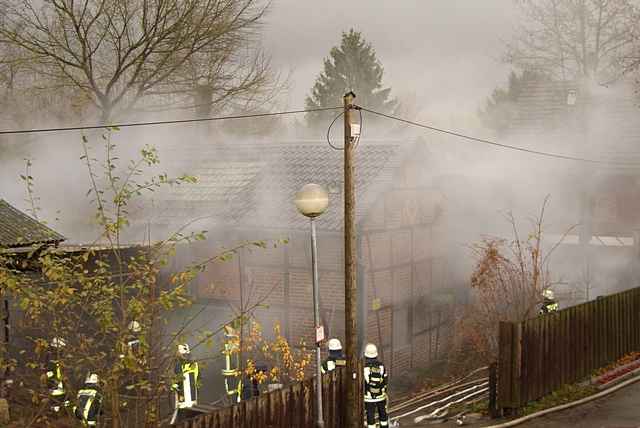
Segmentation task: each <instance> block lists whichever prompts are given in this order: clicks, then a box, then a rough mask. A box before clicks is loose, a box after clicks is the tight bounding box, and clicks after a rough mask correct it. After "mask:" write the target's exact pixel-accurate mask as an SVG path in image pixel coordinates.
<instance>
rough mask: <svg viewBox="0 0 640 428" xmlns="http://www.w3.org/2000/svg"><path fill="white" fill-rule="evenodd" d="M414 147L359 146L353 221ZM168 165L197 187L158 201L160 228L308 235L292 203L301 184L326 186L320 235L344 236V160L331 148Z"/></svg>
mask: <svg viewBox="0 0 640 428" xmlns="http://www.w3.org/2000/svg"><path fill="white" fill-rule="evenodd" d="M415 145H416V143H413V142H410V141H385V142H370V141H367V142H364V141H363V142H362V143H361V144H360V145H359V146H358V148H357V150H356V155H355V162H356V171H357V173H356V194H357V198H358V204H357V206H356V216H357V220H359V219H361V218H362V217H363V216H364V213H365V212H366V211H367V210H368V209H369V208H370V207H371V205H372V204H373V202H374V201H375V200H376V199H377V197H378V196H379V194H380V192H381V191H382V190H383V189H384V188H385V187H386V186H389V185H391V184H392V182H393V177H394V175H395V173H396V172H397V170H398V168H399V166H400V164H401V163H402V160H403V159H404V157H405V156H407V155H408V153H410V152H411V151H412V148H414V150H415ZM170 158H171V160H172V162H174V163H178V164H180V165H181V166H182V167H183V168H185V169H186V170H187V171H188V172H189V174H193V175H196V176H197V177H198V183H196V184H189V185H183V186H179V187H176V188H174V189H173V190H172V191H171V192H170V193H169V194H167V195H166V197H165V198H163V199H164V200H163V202H162V203H161V204H160V214H159V215H158V216H157V219H158V220H160V223H163V224H176V225H177V224H180V222H182V223H184V221H185V220H186V219H192V218H198V217H201V216H204V217H208V218H209V219H210V221H209V223H210V224H214V225H218V226H243V227H270V228H286V229H291V228H293V229H302V228H306V227H307V220H306V219H305V218H304V217H303V216H302V215H300V214H299V213H298V212H297V211H296V208H295V206H294V204H293V200H294V197H295V194H296V192H297V191H298V190H299V189H300V188H301V187H302V186H303V185H304V184H307V183H311V182H314V183H318V184H321V185H323V186H325V188H327V190H328V191H329V198H330V205H329V209H328V211H327V212H326V213H325V214H323V215H322V216H321V217H319V218H318V220H317V224H318V227H319V228H322V229H325V230H334V231H339V230H342V224H343V221H342V217H343V204H344V202H343V198H342V193H343V153H342V152H341V151H336V150H332V149H331V148H329V146H328V145H327V143H326V141H298V142H291V143H260V144H233V145H230V144H224V145H217V146H213V147H211V146H209V147H194V148H192V149H180V150H178V151H176V152H174V153H173V154H171V156H170ZM180 158H182V159H180Z"/></svg>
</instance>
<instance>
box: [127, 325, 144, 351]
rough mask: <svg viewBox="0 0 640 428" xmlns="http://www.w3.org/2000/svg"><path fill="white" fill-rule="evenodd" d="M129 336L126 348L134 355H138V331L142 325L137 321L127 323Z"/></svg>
mask: <svg viewBox="0 0 640 428" xmlns="http://www.w3.org/2000/svg"><path fill="white" fill-rule="evenodd" d="M128 328H129V337H128V338H127V350H128V351H129V352H131V354H132V355H134V356H138V357H139V356H140V332H141V331H142V326H141V325H140V323H139V322H138V321H135V320H134V321H131V322H130V323H129V326H128Z"/></svg>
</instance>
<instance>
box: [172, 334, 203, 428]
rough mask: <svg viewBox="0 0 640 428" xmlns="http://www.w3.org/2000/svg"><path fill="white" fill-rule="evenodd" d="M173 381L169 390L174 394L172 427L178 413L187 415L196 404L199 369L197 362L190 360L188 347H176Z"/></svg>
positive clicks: (186, 345) (182, 345)
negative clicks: (176, 356) (176, 355)
mask: <svg viewBox="0 0 640 428" xmlns="http://www.w3.org/2000/svg"><path fill="white" fill-rule="evenodd" d="M174 374H175V381H174V383H173V384H172V385H171V389H172V390H173V391H174V393H175V407H174V413H173V417H172V418H171V425H174V424H175V423H176V422H177V420H178V416H179V413H189V410H191V409H192V408H193V407H194V406H195V405H196V404H198V381H199V374H200V369H199V367H198V362H197V361H193V360H192V359H191V350H190V349H189V345H188V344H186V343H184V344H180V345H178V358H177V359H176V365H175V368H174Z"/></svg>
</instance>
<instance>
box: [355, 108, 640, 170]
mask: <svg viewBox="0 0 640 428" xmlns="http://www.w3.org/2000/svg"><path fill="white" fill-rule="evenodd" d="M360 108H361V109H362V110H364V111H366V112H368V113H371V114H375V115H378V116H382V117H386V118H387V119H392V120H396V121H398V122H403V123H406V124H409V125H413V126H417V127H419V128H424V129H429V130H431V131H436V132H440V133H443V134H447V135H452V136H454V137H458V138H462V139H465V140H469V141H475V142H478V143H483V144H488V145H491V146H495V147H501V148H504V149H509V150H516V151H519V152H525V153H530V154H534V155H539V156H546V157H551V158H556V159H564V160H572V161H578V162H587V163H594V164H606V165H619V166H631V167H637V168H640V164H638V163H633V162H621V161H604V160H598V159H589V158H582V157H576V156H569V155H563V154H558V153H551V152H543V151H539V150H532V149H527V148H524V147H518V146H512V145H509V144H503V143H498V142H496V141H492V140H487V139H484V138H477V137H473V136H470V135H466V134H462V133H460V132H455V131H451V130H448V129H442V128H436V127H435V126H431V125H426V124H423V123H418V122H414V121H411V120H407V119H403V118H401V117H397V116H392V115H390V114H385V113H381V112H379V111H375V110H370V109H368V108H365V107H360Z"/></svg>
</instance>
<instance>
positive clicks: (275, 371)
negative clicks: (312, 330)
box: [245, 319, 312, 384]
mask: <svg viewBox="0 0 640 428" xmlns="http://www.w3.org/2000/svg"><path fill="white" fill-rule="evenodd" d="M273 334H274V338H273V340H269V339H267V338H265V337H264V336H263V333H262V326H261V325H260V323H258V322H257V321H256V320H255V319H252V320H251V321H250V322H249V335H248V337H247V339H246V344H245V347H246V348H245V349H246V352H247V356H248V357H247V364H246V368H245V374H246V375H247V376H248V377H250V378H252V379H257V380H258V383H265V382H269V383H282V384H286V383H289V382H291V381H300V380H303V379H304V377H305V370H306V369H307V367H308V366H309V364H310V363H311V357H312V354H311V352H310V351H309V350H307V348H306V344H305V343H304V341H301V342H300V343H299V346H298V347H297V348H292V347H291V346H290V345H289V342H288V341H287V339H286V338H285V337H284V336H283V335H282V333H281V329H280V324H279V323H276V324H275V326H274V327H273ZM256 361H261V362H263V363H265V364H266V365H267V367H268V371H267V373H263V372H259V371H256Z"/></svg>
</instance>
